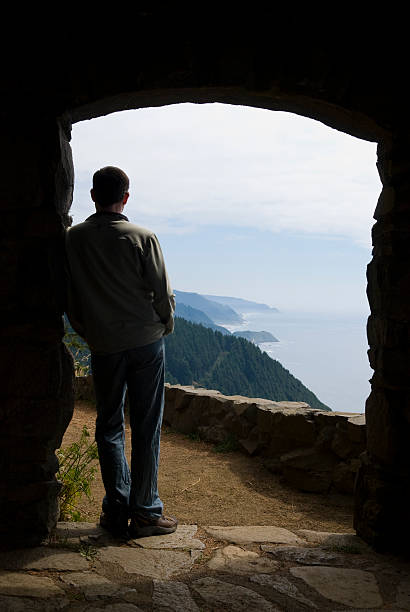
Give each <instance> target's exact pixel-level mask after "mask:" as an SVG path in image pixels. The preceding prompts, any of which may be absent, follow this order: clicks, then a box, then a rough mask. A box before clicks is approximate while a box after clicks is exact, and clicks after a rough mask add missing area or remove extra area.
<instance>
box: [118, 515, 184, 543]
mask: <svg viewBox="0 0 410 612" xmlns="http://www.w3.org/2000/svg"><path fill="white" fill-rule="evenodd" d="M177 527H178V520H177V519H176V518H175V517H173V516H164V515H162V516H160V517H159V518H156V517H154V518H150V517H146V516H141V515H133V516H131V522H130V526H129V528H128V533H129V535H130V537H131V538H144V537H147V536H153V535H166V534H167V533H173V532H174V531H176V528H177Z"/></svg>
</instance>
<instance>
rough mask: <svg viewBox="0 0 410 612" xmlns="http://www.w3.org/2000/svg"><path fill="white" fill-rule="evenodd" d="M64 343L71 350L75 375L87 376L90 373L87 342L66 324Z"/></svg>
mask: <svg viewBox="0 0 410 612" xmlns="http://www.w3.org/2000/svg"><path fill="white" fill-rule="evenodd" d="M63 341H64V344H65V345H66V347H67V348H68V349H69V351H70V352H71V354H72V356H73V359H74V371H75V375H76V376H88V375H89V374H90V373H91V368H90V351H89V349H88V346H87V344H86V343H85V342H84V340H83V339H82V338H80V336H79V335H78V334H76V333H75V331H74V330H73V329H72V328H71V327H68V326H67V325H66V328H65V335H64V338H63Z"/></svg>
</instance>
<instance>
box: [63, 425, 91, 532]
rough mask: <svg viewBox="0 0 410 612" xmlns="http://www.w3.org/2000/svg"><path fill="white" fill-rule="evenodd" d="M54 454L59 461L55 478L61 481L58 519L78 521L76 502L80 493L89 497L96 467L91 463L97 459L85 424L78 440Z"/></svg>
mask: <svg viewBox="0 0 410 612" xmlns="http://www.w3.org/2000/svg"><path fill="white" fill-rule="evenodd" d="M56 454H57V458H58V460H59V463H60V469H59V471H58V473H57V478H58V480H60V481H61V483H62V487H61V491H60V494H59V501H60V520H61V521H79V520H81V515H80V512H79V511H78V510H77V509H76V504H77V502H78V501H79V499H80V498H81V496H82V495H86V496H87V497H88V498H89V499H90V498H91V483H92V481H93V480H94V477H95V473H96V471H97V469H98V468H97V467H96V466H95V465H92V464H93V462H94V461H95V460H96V459H98V450H97V445H96V443H95V442H91V441H90V433H89V431H88V429H87V426H86V425H84V427H83V429H82V432H81V436H80V439H79V440H78V442H73V444H71V445H70V446H68V447H67V448H60V449H59V450H58V451H57V453H56Z"/></svg>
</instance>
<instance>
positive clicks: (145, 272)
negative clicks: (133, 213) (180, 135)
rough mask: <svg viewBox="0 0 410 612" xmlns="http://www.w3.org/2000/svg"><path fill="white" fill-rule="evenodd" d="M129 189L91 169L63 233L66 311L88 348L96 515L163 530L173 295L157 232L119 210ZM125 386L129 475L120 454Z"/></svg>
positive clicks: (168, 527) (109, 523) (108, 522)
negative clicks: (76, 213)
mask: <svg viewBox="0 0 410 612" xmlns="http://www.w3.org/2000/svg"><path fill="white" fill-rule="evenodd" d="M128 189H129V180H128V177H127V175H126V174H125V173H124V172H123V171H122V170H120V169H119V168H115V167H113V166H107V167H105V168H102V169H101V170H98V171H97V172H96V173H95V174H94V176H93V188H92V189H91V198H92V200H93V201H94V203H95V208H96V213H95V214H93V215H91V216H90V217H88V219H86V221H84V222H83V223H80V224H78V225H75V226H73V227H71V228H69V229H68V230H67V232H66V256H67V270H68V300H67V303H68V305H67V314H68V317H69V320H70V322H71V324H72V326H73V328H74V329H75V331H76V332H77V333H78V334H79V335H80V336H82V337H83V338H84V339H85V340H86V342H87V343H88V345H89V347H90V351H91V368H92V374H93V380H94V388H95V394H96V400H97V420H96V433H95V438H96V441H97V446H98V453H99V459H100V467H101V474H102V478H103V482H104V487H105V491H106V495H105V497H104V500H103V505H102V510H103V511H102V514H101V517H100V524H101V526H102V527H104V528H106V529H108V530H109V531H110V532H111V533H113V534H114V535H115V536H131V537H140V536H147V535H158V534H165V533H172V532H173V531H175V530H176V528H177V524H178V522H177V520H176V519H175V518H173V517H166V516H164V515H163V504H162V502H161V500H160V498H159V494H158V488H157V478H158V461H159V439H160V430H161V422H162V413H163V405H164V340H163V336H166V335H167V334H169V333H171V332H172V331H173V326H174V319H173V314H174V310H175V300H174V295H173V293H172V290H171V288H170V285H169V281H168V276H167V272H166V269H165V265H164V260H163V256H162V252H161V248H160V245H159V243H158V240H157V238H156V236H155V235H154V234H153V233H152V232H150V231H149V230H147V229H144V228H142V227H138V226H136V225H133V224H132V223H130V222H129V221H128V219H127V217H126V216H125V215H123V214H122V212H123V209H124V206H125V205H126V203H127V200H128V197H129V192H128ZM126 388H128V399H129V414H130V425H131V446H132V448H131V474H130V470H129V467H128V464H127V460H126V457H125V454H124V396H125V390H126ZM129 518H131V522H130V525H129V526H128V519H129Z"/></svg>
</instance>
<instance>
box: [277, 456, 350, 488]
mask: <svg viewBox="0 0 410 612" xmlns="http://www.w3.org/2000/svg"><path fill="white" fill-rule="evenodd" d="M280 462H281V467H282V474H283V476H284V478H285V480H286V482H288V483H289V484H291V485H292V486H294V487H296V488H297V489H300V490H301V491H310V492H313V493H324V492H326V491H328V490H329V489H330V486H331V484H332V480H333V471H334V469H335V467H336V464H337V462H338V461H337V458H336V457H335V455H333V454H332V453H327V452H325V451H320V450H316V449H314V448H306V449H300V450H296V451H292V452H290V453H287V454H286V455H282V456H281V458H280Z"/></svg>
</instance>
